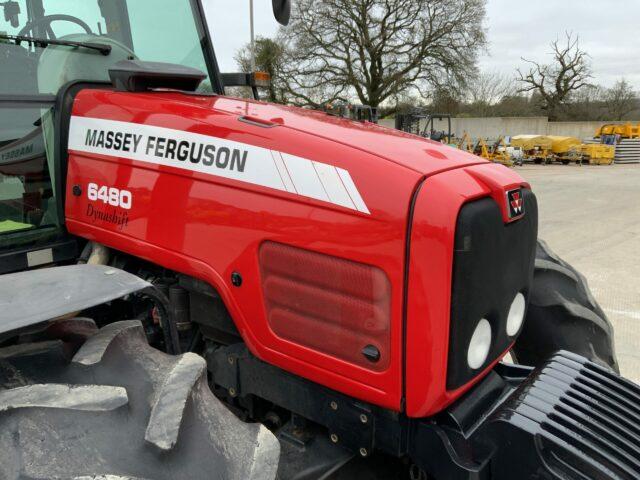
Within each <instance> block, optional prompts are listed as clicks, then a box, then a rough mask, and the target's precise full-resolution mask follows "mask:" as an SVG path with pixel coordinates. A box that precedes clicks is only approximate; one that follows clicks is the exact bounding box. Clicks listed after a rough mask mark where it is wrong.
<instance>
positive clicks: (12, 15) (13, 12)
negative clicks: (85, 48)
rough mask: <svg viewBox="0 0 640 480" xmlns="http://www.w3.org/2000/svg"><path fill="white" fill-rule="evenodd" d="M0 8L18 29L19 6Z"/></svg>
mask: <svg viewBox="0 0 640 480" xmlns="http://www.w3.org/2000/svg"><path fill="white" fill-rule="evenodd" d="M275 5H276V2H275V0H274V2H273V6H274V8H275ZM0 6H2V7H4V19H5V21H7V22H10V23H11V26H12V27H13V28H18V25H19V23H18V15H20V4H19V3H18V2H14V1H8V2H4V3H0Z"/></svg>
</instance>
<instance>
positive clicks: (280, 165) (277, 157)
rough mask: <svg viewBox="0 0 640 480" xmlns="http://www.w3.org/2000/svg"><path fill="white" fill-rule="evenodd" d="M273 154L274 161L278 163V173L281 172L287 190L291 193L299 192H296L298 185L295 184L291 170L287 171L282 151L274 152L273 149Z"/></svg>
mask: <svg viewBox="0 0 640 480" xmlns="http://www.w3.org/2000/svg"><path fill="white" fill-rule="evenodd" d="M271 156H272V157H273V162H274V163H275V164H276V168H277V169H278V173H280V177H281V178H282V183H283V184H284V188H285V190H286V191H287V192H289V193H298V192H296V187H294V186H293V182H292V181H291V177H290V176H289V172H287V167H285V166H284V160H282V155H280V152H274V151H273V150H271Z"/></svg>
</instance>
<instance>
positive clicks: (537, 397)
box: [483, 352, 640, 480]
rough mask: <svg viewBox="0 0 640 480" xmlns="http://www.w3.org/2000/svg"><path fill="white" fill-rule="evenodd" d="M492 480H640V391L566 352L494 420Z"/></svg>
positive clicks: (488, 434)
mask: <svg viewBox="0 0 640 480" xmlns="http://www.w3.org/2000/svg"><path fill="white" fill-rule="evenodd" d="M483 437H484V439H485V441H486V440H489V441H491V443H493V444H494V445H496V446H497V448H498V451H497V452H496V455H495V457H494V459H493V460H492V462H491V465H492V467H491V470H492V471H491V478H497V479H502V478H505V479H506V478H536V479H544V480H546V479H599V480H613V479H616V480H622V479H628V480H632V479H633V480H635V479H638V478H640V387H639V386H638V385H636V384H635V383H633V382H631V381H629V380H626V379H624V378H622V377H619V376H618V375H616V374H615V373H613V372H612V371H610V370H608V369H606V368H604V367H601V366H599V365H596V364H595V363H592V362H589V361H588V360H587V359H586V358H584V357H581V356H579V355H575V354H573V353H569V352H559V353H558V354H557V355H555V356H554V357H553V358H551V360H549V361H548V362H547V363H546V364H545V365H544V366H543V367H542V368H540V369H539V370H537V371H536V372H535V373H534V374H533V375H531V376H530V377H529V378H528V379H527V380H526V381H525V382H524V383H523V384H522V385H521V386H520V387H519V388H518V389H517V390H516V391H515V392H514V393H513V394H512V395H511V396H510V398H509V399H508V400H507V401H505V402H504V404H503V405H502V406H501V407H500V408H499V409H498V410H497V411H496V412H495V413H494V414H493V415H492V416H491V418H490V419H489V421H488V422H487V425H486V426H485V427H484V432H483Z"/></svg>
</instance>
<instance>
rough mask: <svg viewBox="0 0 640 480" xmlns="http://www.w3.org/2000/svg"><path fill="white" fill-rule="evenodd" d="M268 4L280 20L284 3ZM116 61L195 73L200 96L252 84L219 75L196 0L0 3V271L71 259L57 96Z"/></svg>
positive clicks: (102, 74)
mask: <svg viewBox="0 0 640 480" xmlns="http://www.w3.org/2000/svg"><path fill="white" fill-rule="evenodd" d="M273 3H274V13H275V15H276V18H277V19H278V20H279V21H280V22H281V23H286V22H287V21H288V15H289V8H290V7H289V3H288V2H286V1H274V2H273ZM122 61H134V62H137V63H138V64H140V62H143V64H144V63H146V62H163V63H164V64H170V65H171V66H172V67H174V68H175V67H184V68H189V69H196V70H197V71H198V72H201V73H202V76H201V78H200V80H201V81H198V83H197V88H196V92H197V93H199V94H205V95H206V94H216V93H223V91H224V84H225V83H226V84H227V86H230V85H237V84H240V85H248V86H252V87H253V86H255V85H254V84H253V83H252V80H253V77H252V76H251V75H242V74H231V75H229V74H226V75H221V74H220V73H219V71H218V68H217V63H216V59H215V54H214V51H213V48H212V44H211V39H210V36H209V31H208V28H207V25H206V20H205V15H204V11H203V7H202V4H201V2H200V1H199V0H8V1H4V2H0V72H1V74H0V252H1V253H0V255H2V256H3V258H2V260H3V261H2V262H0V273H7V272H8V271H14V270H20V269H24V268H30V267H34V266H38V264H42V263H54V262H60V261H64V260H65V259H67V258H68V259H72V258H74V257H76V256H77V251H76V248H75V247H74V243H73V242H72V241H68V240H65V238H66V237H65V233H64V229H63V228H62V224H63V221H64V216H63V212H62V209H63V203H62V198H61V197H62V195H61V190H62V188H63V183H62V182H63V177H64V173H65V172H64V166H63V165H61V163H62V162H59V160H58V158H59V157H60V156H61V153H62V151H63V149H64V145H63V140H65V139H63V138H61V137H62V136H64V132H65V131H66V130H67V129H66V128H65V125H60V124H58V122H59V121H60V117H61V115H60V111H61V109H63V108H65V105H63V103H64V100H63V97H64V92H65V91H66V90H68V89H73V88H74V85H79V82H83V83H84V84H85V86H88V87H89V88H91V87H93V88H96V86H102V87H104V86H105V85H110V84H111V79H110V73H109V71H110V70H112V69H113V68H114V66H115V65H117V64H118V63H119V62H122ZM161 86H162V85H161ZM68 102H69V100H67V103H68ZM67 107H68V105H67ZM49 245H52V248H51V250H47V251H48V252H49V253H47V254H46V255H40V254H39V255H36V256H34V255H30V256H29V257H28V258H27V253H28V252H27V251H28V250H29V251H31V250H33V249H41V248H42V247H43V246H49ZM16 249H17V250H18V251H19V254H18V256H17V257H16V253H15V250H16ZM7 255H8V257H7Z"/></svg>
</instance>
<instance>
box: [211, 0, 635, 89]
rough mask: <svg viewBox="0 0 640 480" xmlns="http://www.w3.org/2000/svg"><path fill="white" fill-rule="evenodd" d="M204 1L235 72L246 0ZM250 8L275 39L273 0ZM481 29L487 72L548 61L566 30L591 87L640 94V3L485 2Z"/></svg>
mask: <svg viewBox="0 0 640 480" xmlns="http://www.w3.org/2000/svg"><path fill="white" fill-rule="evenodd" d="M294 1H295V0H294ZM318 1H322V0H318ZM451 1H456V0H451ZM203 2H204V3H205V5H206V8H207V10H208V12H207V17H208V19H209V23H210V27H211V30H212V33H213V36H214V42H215V43H216V52H217V55H218V61H219V62H220V66H221V69H222V70H223V71H232V70H236V69H237V67H236V65H235V62H234V60H233V56H234V54H235V52H236V51H237V50H238V48H240V47H241V46H242V45H243V44H244V43H246V42H247V41H248V40H249V13H248V12H249V0H203ZM254 4H255V17H256V34H257V35H263V36H273V35H274V34H275V32H276V30H277V28H278V25H277V23H276V21H275V20H274V19H273V16H272V14H271V1H270V0H254ZM485 26H486V28H487V34H488V40H489V46H488V52H486V53H485V54H483V56H482V58H481V61H480V67H481V68H482V69H483V70H485V71H489V72H501V73H504V74H506V75H510V76H512V75H514V72H515V69H516V68H517V67H518V66H523V63H522V61H521V60H520V57H522V56H524V57H526V58H529V59H532V60H536V61H546V60H548V59H549V56H548V54H547V52H548V51H549V43H550V42H551V41H552V40H555V39H556V38H557V37H558V36H562V35H564V32H565V31H566V30H569V31H572V32H574V33H577V34H579V35H580V41H581V46H582V47H583V49H584V50H586V51H587V52H588V53H589V54H590V56H591V62H592V67H593V72H594V79H593V82H594V83H600V84H603V85H606V86H610V85H611V84H613V83H614V82H615V81H616V80H617V79H619V78H622V77H624V78H626V79H627V80H628V81H629V82H631V84H632V85H633V87H634V89H635V90H640V41H639V37H640V0H616V1H615V2H614V1H611V0H605V1H598V0H537V1H531V0H488V4H487V20H486V23H485Z"/></svg>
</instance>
